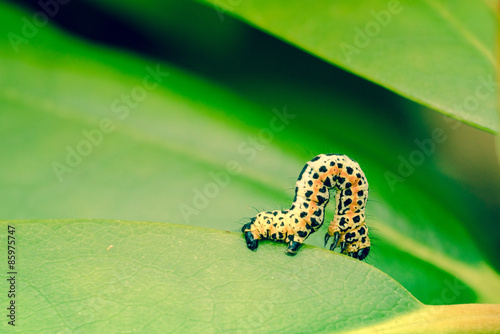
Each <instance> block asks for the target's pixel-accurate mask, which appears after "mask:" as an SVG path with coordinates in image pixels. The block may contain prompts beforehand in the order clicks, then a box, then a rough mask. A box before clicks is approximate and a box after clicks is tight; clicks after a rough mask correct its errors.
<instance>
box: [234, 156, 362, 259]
mask: <svg viewBox="0 0 500 334" xmlns="http://www.w3.org/2000/svg"><path fill="white" fill-rule="evenodd" d="M331 188H334V189H336V191H337V192H336V194H335V205H336V209H335V215H334V217H333V220H332V221H331V223H330V225H329V227H328V232H327V233H326V234H325V247H326V245H327V243H328V240H329V239H330V237H333V242H332V244H331V245H330V250H334V249H335V248H336V247H337V245H339V246H340V248H341V253H344V254H347V255H349V256H351V257H353V258H357V259H360V260H363V259H364V258H365V257H366V256H367V255H368V253H369V251H370V238H369V237H368V228H367V226H366V224H365V209H366V201H367V199H368V181H367V180H366V177H365V174H364V173H363V171H362V170H361V168H360V167H359V164H358V163H357V162H356V161H354V160H353V159H351V158H349V157H348V156H346V155H341V154H320V155H318V156H316V157H314V158H313V159H312V160H310V161H308V162H307V163H306V165H305V166H304V168H303V169H302V171H301V172H300V174H299V177H298V179H297V183H296V184H295V198H294V199H293V203H292V206H291V207H290V209H288V210H276V211H266V212H260V213H258V214H257V215H256V216H255V217H253V218H252V219H251V220H250V223H247V224H245V225H244V226H243V227H242V229H241V231H242V232H243V233H244V235H245V239H246V243H247V247H248V248H249V249H250V250H256V249H257V247H258V242H259V240H261V239H270V240H275V241H281V242H285V243H287V244H288V248H287V249H286V252H285V253H286V254H287V255H295V254H297V251H298V250H299V248H300V246H301V245H302V243H303V242H304V240H306V239H307V237H308V236H309V235H310V234H311V233H314V232H316V231H317V230H318V229H319V228H320V226H321V225H322V224H323V220H324V215H325V207H326V205H327V204H328V201H329V200H330V193H329V190H330V189H331Z"/></svg>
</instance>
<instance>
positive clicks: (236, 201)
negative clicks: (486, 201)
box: [0, 5, 500, 304]
mask: <svg viewBox="0 0 500 334" xmlns="http://www.w3.org/2000/svg"><path fill="white" fill-rule="evenodd" d="M1 6H2V13H3V19H4V20H3V21H2V23H1V24H2V26H1V29H2V31H5V32H9V31H13V28H12V27H16V28H15V29H14V31H19V29H20V25H19V22H20V17H22V16H23V15H26V14H25V12H20V11H15V10H13V9H12V8H11V7H10V6H6V5H1ZM5 35H6V34H5ZM61 45H64V48H65V49H64V50H61ZM0 52H1V56H2V63H1V64H0V70H1V71H2V74H3V75H2V76H1V77H0V87H2V90H1V91H0V97H1V99H2V104H3V105H4V112H2V113H0V117H2V120H1V123H0V124H1V127H2V128H1V131H2V132H1V133H2V143H4V144H3V146H2V150H3V155H4V156H5V157H7V158H6V159H5V162H4V163H3V164H2V165H1V166H0V173H1V176H0V178H1V179H0V180H1V184H2V187H1V190H0V196H1V199H2V203H4V206H3V207H2V212H1V214H2V217H3V218H7V219H25V218H73V217H78V216H79V217H96V218H109V219H117V218H119V219H127V220H132V219H133V220H141V221H144V220H148V221H160V222H167V221H170V222H183V223H185V224H191V225H197V226H205V227H213V228H219V229H225V230H233V231H238V230H239V228H240V226H241V223H242V222H243V220H241V218H242V217H244V216H248V217H249V216H252V215H254V214H255V210H253V209H251V208H250V207H258V208H259V209H272V208H277V207H280V206H285V207H286V206H287V205H289V203H290V201H291V198H292V195H293V185H294V183H295V179H296V176H297V174H298V172H299V171H300V169H301V168H302V166H303V164H304V163H305V161H307V160H309V159H310V158H311V157H312V156H313V155H314V154H317V153H324V152H342V153H346V154H349V155H351V156H352V157H353V158H355V159H356V160H358V161H359V162H360V164H361V165H362V167H363V168H364V170H365V172H366V173H367V175H368V178H369V180H370V185H371V189H372V195H371V197H370V203H369V212H368V215H369V218H370V221H369V224H370V227H371V228H372V235H373V237H374V238H373V240H374V247H373V252H372V257H371V258H369V259H368V262H369V263H372V264H374V265H375V266H377V267H378V268H380V269H382V270H383V271H385V272H387V273H388V274H389V275H391V276H392V277H394V278H396V279H397V280H398V281H399V282H401V283H402V284H403V285H404V286H405V287H407V288H408V289H409V290H410V291H411V292H412V293H413V294H415V295H416V296H417V297H418V298H419V299H420V300H421V301H423V302H426V303H435V304H443V303H458V302H471V301H476V300H481V301H488V300H489V301H498V300H500V298H499V297H498V296H496V295H494V294H492V293H491V291H500V290H499V289H497V288H495V287H497V286H498V284H499V278H498V274H497V273H496V272H495V271H494V270H493V269H492V267H491V266H490V265H488V264H487V261H485V259H484V258H483V255H482V253H481V252H480V251H479V250H478V248H477V247H476V245H475V243H474V241H473V239H476V238H481V237H482V236H480V235H479V236H477V235H475V234H470V233H469V231H475V222H476V221H477V219H479V218H478V216H477V215H476V214H477V212H480V213H484V210H481V209H479V210H478V208H481V205H480V204H478V203H477V202H476V201H474V200H473V199H472V198H471V197H470V196H468V195H467V194H465V193H464V192H463V191H460V190H461V189H460V187H459V186H457V184H456V183H454V182H451V181H450V180H448V179H447V178H446V177H444V176H443V175H442V173H440V172H439V171H438V170H437V168H436V166H435V165H434V164H433V163H432V161H431V160H429V163H426V164H424V165H422V166H419V168H416V170H415V172H414V173H413V174H412V175H411V176H410V177H408V178H405V180H404V182H401V183H398V184H397V185H396V186H395V187H391V186H390V185H389V184H388V183H387V181H386V179H385V176H384V174H385V173H386V172H388V171H390V172H394V173H397V169H398V165H399V163H400V162H399V159H398V155H401V154H403V153H404V154H405V156H408V154H410V153H411V152H412V151H413V150H415V144H414V139H415V138H425V137H426V136H427V134H426V133H423V132H421V131H420V130H419V128H418V127H414V126H412V125H411V122H407V123H405V122H404V121H403V122H401V119H398V118H396V119H394V120H393V121H392V122H391V121H389V122H387V123H382V122H379V121H378V120H379V119H380V117H381V116H382V115H384V114H386V113H387V111H386V109H387V105H383V104H382V103H372V101H368V100H366V101H359V100H357V99H356V98H355V97H354V96H352V95H349V94H344V92H342V91H339V92H338V93H332V92H329V94H328V95H325V94H323V92H322V91H311V90H309V91H308V90H300V91H297V87H298V86H295V85H293V84H291V83H289V84H287V83H286V82H283V81H281V82H280V85H279V87H280V90H274V91H271V90H269V92H270V93H269V94H271V93H276V98H275V99H274V100H272V101H274V107H275V108H277V109H278V110H279V111H280V112H281V111H283V109H285V108H286V109H287V110H288V112H289V113H291V114H293V115H294V118H293V119H290V123H289V124H287V125H286V126H285V127H284V128H283V130H282V131H276V132H274V133H273V134H272V140H271V141H269V142H267V143H262V146H260V144H259V146H255V149H254V150H253V151H249V150H248V148H249V147H250V146H251V141H252V139H251V137H255V136H257V137H258V136H259V133H261V134H262V133H263V132H262V130H263V129H268V128H270V122H271V120H272V119H273V117H275V113H274V112H273V111H272V109H273V108H272V107H269V108H262V107H261V106H260V105H259V104H257V103H254V102H252V101H250V100H247V99H244V98H241V97H238V96H235V94H233V93H232V92H231V90H229V89H225V88H221V87H217V85H214V84H213V83H210V82H206V81H204V80H201V79H199V78H198V77H196V76H193V75H190V74H187V73H185V72H184V71H181V70H179V69H177V68H176V67H175V66H172V65H167V64H164V63H158V62H155V61H151V60H141V59H140V58H138V57H133V56H127V55H126V54H125V53H124V52H114V51H110V50H107V49H103V48H98V47H95V46H91V45H90V44H88V43H82V42H79V41H77V40H75V39H72V38H68V37H67V36H65V35H64V34H61V33H59V32H58V31H56V30H54V29H53V28H52V27H50V26H47V27H44V29H41V30H40V32H39V34H38V35H37V36H36V38H33V39H31V40H30V41H29V43H28V44H26V45H23V46H22V48H21V52H19V53H17V54H16V53H14V52H13V50H12V48H11V45H10V44H9V43H8V41H7V40H2V45H1V48H0ZM157 65H159V66H160V68H161V69H162V71H168V72H169V73H170V75H169V76H168V77H164V78H163V79H164V80H163V82H162V83H161V86H159V87H158V88H156V89H155V90H153V91H150V92H149V93H148V96H147V98H145V99H144V100H143V101H141V102H140V103H138V105H137V106H136V107H135V108H130V113H129V115H128V116H127V117H126V118H125V119H120V118H119V117H118V116H119V114H117V113H114V112H113V109H112V103H113V102H114V101H115V100H116V99H120V98H121V96H122V95H123V94H130V93H131V91H132V90H133V89H134V87H136V86H137V85H142V79H143V78H144V76H145V75H147V73H148V71H147V70H146V67H147V66H150V67H153V68H155V67H156V66H157ZM267 84H268V85H269V87H272V86H273V85H276V83H275V82H269V83H267ZM260 89H261V90H262V89H263V85H262V84H261V87H260ZM324 90H325V91H328V87H325V88H324ZM280 93H281V94H282V96H281V97H280ZM325 96H327V97H325ZM268 101H269V99H268ZM282 102H283V103H282ZM398 103H401V102H398ZM285 104H286V107H285ZM263 105H265V103H263ZM399 107H400V108H415V106H414V105H409V106H408V105H405V104H401V105H399ZM311 110H314V111H315V113H314V116H313V117H311ZM332 111H333V112H332ZM235 113H237V114H235ZM104 118H110V119H111V120H112V121H113V124H114V125H115V127H116V128H115V130H114V131H113V132H112V133H110V134H106V135H105V136H104V138H103V140H102V143H101V144H99V145H97V146H96V147H93V148H92V153H91V154H90V155H88V156H86V157H84V158H83V159H82V162H81V163H80V164H79V165H78V166H77V167H76V168H72V169H73V171H72V172H71V173H68V174H65V175H64V177H63V182H59V180H58V178H57V177H56V175H55V173H54V171H53V168H52V166H53V163H54V162H60V163H64V162H65V159H66V155H67V152H66V147H67V146H69V147H72V148H76V147H77V146H78V145H79V143H81V142H82V141H83V140H85V137H84V135H83V134H82V131H83V130H92V129H96V128H97V127H98V126H99V123H100V121H101V120H102V119H104ZM403 120H404V118H403ZM374 124H376V128H375V127H374V126H373V125H374ZM396 125H398V126H396ZM332 128H333V129H334V131H332ZM241 145H243V147H244V148H245V149H247V150H246V151H245V152H241V147H242V146H241ZM239 148H240V149H239ZM252 152H254V153H255V155H253V153H252ZM429 159H430V158H429ZM233 160H234V161H237V162H238V163H239V164H240V166H241V168H242V169H241V172H240V173H239V174H238V175H234V176H232V177H231V178H230V182H229V183H228V184H227V185H226V186H224V187H220V188H219V189H218V190H217V191H216V192H217V194H214V195H213V196H212V197H213V198H209V199H208V200H207V201H205V202H206V203H202V205H200V206H199V207H198V208H196V207H195V204H196V203H195V202H194V201H195V200H196V194H197V191H198V190H199V191H200V192H203V191H204V189H205V188H206V187H207V185H209V184H211V183H213V182H214V180H213V177H212V175H211V172H213V173H219V174H220V173H221V172H223V171H224V170H225V169H226V164H227V162H229V161H233ZM436 184H439V190H440V191H439V193H436V192H435V189H436ZM465 203H467V206H466V205H465ZM182 205H184V206H190V207H195V209H196V212H195V213H194V214H193V215H190V216H189V217H186V215H183V214H182V213H181V211H180V208H181V207H182ZM473 214H474V215H473ZM329 215H330V217H331V215H332V214H331V212H330V213H329ZM468 222H471V223H470V224H471V225H472V226H471V227H470V228H469V227H466V228H464V227H463V224H465V225H466V226H468ZM472 227H474V229H473V228H472ZM323 233H324V231H323V232H321V231H320V232H318V233H317V234H316V235H314V237H313V238H311V239H310V240H309V241H310V242H311V243H312V244H316V245H319V243H320V239H321V237H322V234H323ZM476 240H480V239H476ZM482 247H483V248H484V249H485V250H486V251H485V252H484V253H486V254H487V255H488V256H494V255H495V254H496V253H493V252H489V251H488V250H489V249H492V248H493V246H491V244H490V245H489V244H487V243H482ZM492 259H493V260H494V259H495V258H494V257H492ZM455 277H457V278H455ZM450 284H451V285H452V286H458V287H459V288H458V290H457V289H455V290H453V291H457V292H456V293H453V291H452V294H451V295H450V291H451V290H450ZM443 296H444V297H443Z"/></svg>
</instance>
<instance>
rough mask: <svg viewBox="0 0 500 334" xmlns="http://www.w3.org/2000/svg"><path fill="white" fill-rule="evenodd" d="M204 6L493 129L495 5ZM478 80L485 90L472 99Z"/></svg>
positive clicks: (495, 102) (338, 3)
mask: <svg viewBox="0 0 500 334" xmlns="http://www.w3.org/2000/svg"><path fill="white" fill-rule="evenodd" d="M206 2H208V3H210V4H211V5H213V6H214V7H215V9H216V10H217V11H218V12H219V14H220V15H223V14H224V13H226V14H227V13H232V14H234V15H237V16H238V17H240V18H242V19H243V20H245V21H248V22H249V23H251V24H253V25H255V26H257V27H259V28H261V29H263V30H265V31H268V32H269V33H271V34H274V35H276V36H277V37H279V38H282V39H284V40H286V41H288V42H290V43H293V44H294V45H297V46H298V47H300V48H303V49H304V50H306V51H308V52H310V53H312V54H314V55H316V56H318V57H321V58H323V59H325V60H327V61H329V62H331V63H333V64H336V65H338V66H341V67H343V68H345V69H347V70H349V71H352V72H353V73H356V74H358V75H360V76H362V77H365V78H367V79H369V80H372V81H374V82H376V83H378V84H380V85H382V86H384V87H387V88H389V89H391V90H393V91H395V92H397V93H399V94H401V95H403V96H405V97H408V98H409V99H412V100H414V101H417V102H419V103H422V104H424V105H427V106H429V107H431V108H434V109H436V110H438V111H440V112H443V113H444V114H446V115H450V116H452V117H454V118H456V119H459V120H462V121H464V122H466V123H469V124H471V125H474V126H477V127H480V128H482V129H485V130H488V131H492V132H498V130H499V123H498V115H497V109H498V98H497V96H498V94H497V89H496V87H497V86H498V84H497V83H496V82H497V80H496V57H495V51H494V50H495V24H496V19H497V13H496V5H495V4H494V3H493V2H486V1H461V2H460V3H458V4H457V3H456V2H454V1H449V0H439V1H430V0H429V1H394V2H387V1H384V0H377V1H359V2H357V3H356V5H355V6H354V5H353V4H352V1H349V0H344V1H333V2H332V1H317V2H315V3H314V4H313V5H307V6H304V3H303V2H301V1H300V0H296V1H286V0H284V1H279V0H278V1H237V2H233V3H229V2H222V1H218V0H207V1H206ZM283 8H286V10H283ZM430 75H431V76H432V79H430V78H429V76H430ZM483 80H486V81H488V82H490V83H489V84H488V89H489V92H487V90H488V89H485V88H481V89H482V91H480V92H479V93H478V87H481V86H482V82H483ZM483 93H485V94H483ZM476 95H477V97H476Z"/></svg>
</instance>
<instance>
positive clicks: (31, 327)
mask: <svg viewBox="0 0 500 334" xmlns="http://www.w3.org/2000/svg"><path fill="white" fill-rule="evenodd" d="M7 226H12V227H14V228H15V232H14V237H15V241H16V245H15V246H16V249H17V253H16V258H17V261H16V264H15V266H16V267H15V269H16V270H17V272H18V274H17V275H15V276H16V280H15V285H16V291H17V296H16V298H15V301H16V304H15V305H16V310H17V320H16V321H17V322H16V329H19V331H20V332H23V333H33V332H37V333H42V332H47V333H49V332H50V333H56V332H57V333H60V332H64V331H71V332H85V333H96V332H110V333H122V332H130V331H136V332H140V333H157V332H165V331H168V332H174V331H178V332H183V333H188V332H189V333H200V332H229V331H234V330H236V331H239V332H252V331H254V330H255V331H259V332H260V331H264V332H272V331H276V332H282V331H287V332H290V333H304V332H309V331H310V332H320V331H322V332H332V333H333V332H342V331H345V330H352V329H360V328H361V330H362V332H363V333H364V332H365V330H363V327H367V328H368V330H367V331H366V332H370V328H371V327H370V326H376V325H377V324H378V323H380V322H383V323H382V326H387V325H388V324H391V323H393V321H392V320H391V319H392V318H394V317H398V318H396V319H397V320H398V321H397V322H396V324H397V325H398V326H403V325H406V326H410V325H414V324H412V322H407V321H404V320H403V321H401V319H410V320H411V316H412V314H415V315H418V316H419V318H420V321H421V320H422V315H424V319H426V320H427V322H426V325H425V326H419V329H420V331H418V332H419V333H426V331H425V330H428V329H432V328H433V327H432V324H433V322H438V323H439V324H440V325H441V327H440V328H441V329H443V328H444V329H445V330H446V329H447V328H451V329H454V328H455V326H456V322H455V321H456V319H454V318H453V314H454V313H457V314H458V315H463V312H462V314H461V313H458V312H455V311H454V310H455V309H454V306H448V307H447V308H446V309H445V310H444V311H445V312H444V313H446V314H447V317H446V320H444V321H443V320H442V318H443V314H442V313H443V309H442V308H441V309H439V310H440V311H439V312H437V311H435V310H434V309H432V308H431V309H429V308H428V307H425V306H423V305H422V304H420V303H419V302H418V301H417V300H416V299H415V298H413V296H411V295H410V294H409V293H408V291H406V290H405V289H404V288H403V287H402V286H401V285H399V284H398V283H396V282H395V281H394V280H392V279H391V278H390V277H388V276H387V275H385V274H384V273H382V272H380V271H379V270H377V269H375V268H373V267H372V266H370V265H367V264H365V263H363V262H361V261H358V260H354V259H352V258H349V257H347V256H343V255H339V254H335V253H332V252H329V251H326V250H324V249H318V248H316V247H311V246H306V247H303V249H302V250H301V252H300V254H299V255H298V256H296V257H294V258H290V257H288V256H286V255H285V254H284V252H283V249H282V247H280V246H279V245H278V244H277V243H262V244H261V245H260V247H259V250H258V251H257V252H255V253H254V252H251V251H249V250H248V249H247V248H246V246H245V243H244V240H243V238H242V237H241V235H236V234H235V233H227V232H223V231H217V230H212V229H202V228H197V227H189V226H181V225H172V224H165V223H144V222H123V221H109V220H45V221H44V220H33V221H10V222H6V221H3V222H0V230H2V231H7ZM10 230H11V231H12V228H10ZM7 235H8V234H7V233H2V234H0V242H1V243H2V244H6V243H7ZM11 236H12V235H11ZM48 236H50V237H48ZM11 240H13V239H11ZM4 272H5V271H2V274H1V275H2V276H0V277H1V278H2V282H5V281H6V278H5V276H4ZM9 278H10V277H9ZM473 306H474V305H473ZM462 307H467V306H465V305H464V306H462ZM476 307H482V308H483V309H484V308H485V307H484V306H476ZM470 308H471V307H468V309H470ZM447 310H449V311H447ZM488 310H489V313H490V314H485V312H483V313H482V314H480V315H478V314H473V315H471V313H470V312H469V313H468V320H469V322H472V326H469V328H468V329H469V331H467V332H468V333H469V332H470V333H473V332H475V331H474V330H473V329H476V331H477V329H483V330H484V329H485V328H489V327H487V326H488V325H489V326H491V325H495V324H496V325H498V323H499V320H498V319H499V318H498V315H499V314H500V310H499V307H498V305H497V306H496V307H490V308H489V309H488ZM410 312H411V313H410ZM487 316H489V319H487V321H484V320H485V318H486V317H487ZM495 316H496V320H495ZM471 318H472V320H474V319H476V321H471ZM478 320H480V321H478ZM0 326H1V327H2V329H3V332H5V330H7V329H10V328H9V325H8V324H7V322H6V321H2V324H1V325H0ZM461 329H463V328H461ZM427 333H428V331H427Z"/></svg>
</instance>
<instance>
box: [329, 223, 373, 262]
mask: <svg viewBox="0 0 500 334" xmlns="http://www.w3.org/2000/svg"><path fill="white" fill-rule="evenodd" d="M343 227H345V225H344V226H343ZM331 237H333V242H332V244H331V245H330V250H331V251H333V250H334V249H335V248H336V247H337V246H340V252H341V253H343V254H346V255H348V256H350V257H353V258H355V259H359V260H363V259H364V258H366V257H367V256H368V253H369V252H370V238H369V237H368V228H367V227H366V225H365V223H364V222H363V224H362V225H360V226H357V227H355V228H350V227H347V228H346V229H345V230H341V229H340V228H339V224H338V223H337V221H336V220H335V219H334V220H333V221H332V222H331V224H330V226H329V227H328V232H327V233H326V234H325V248H326V246H327V244H328V241H329V240H330V238H331Z"/></svg>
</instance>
